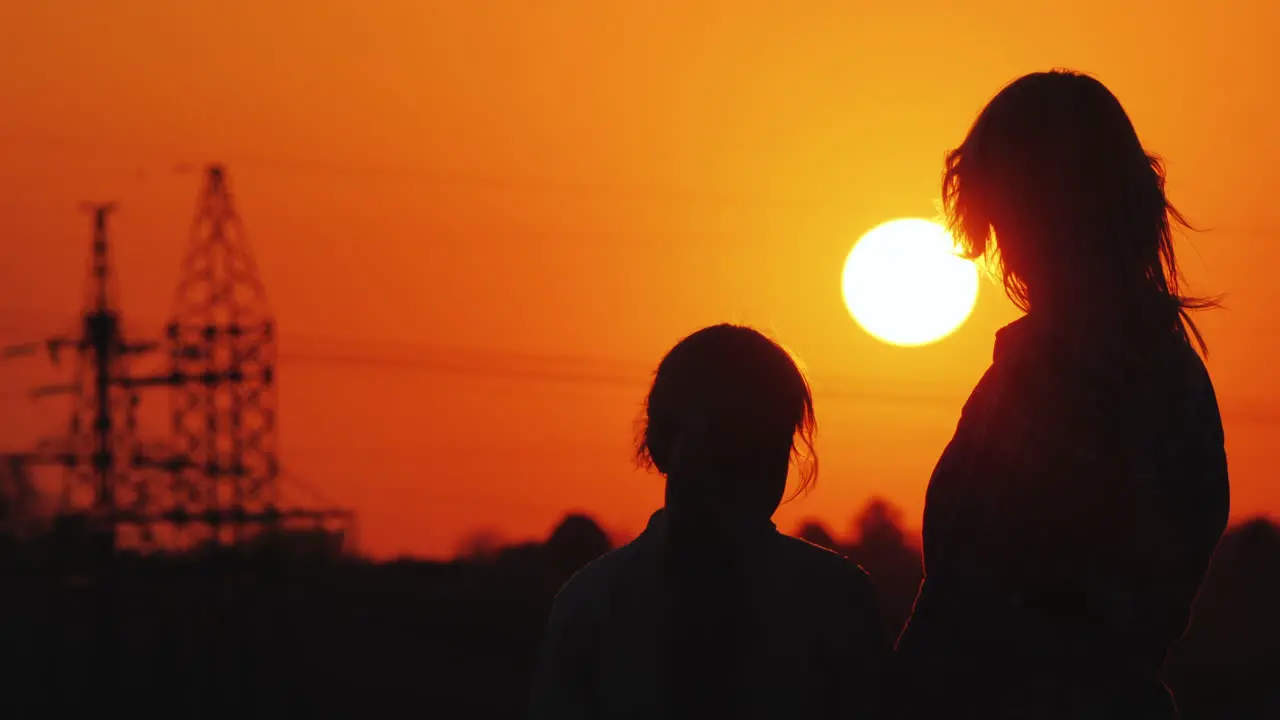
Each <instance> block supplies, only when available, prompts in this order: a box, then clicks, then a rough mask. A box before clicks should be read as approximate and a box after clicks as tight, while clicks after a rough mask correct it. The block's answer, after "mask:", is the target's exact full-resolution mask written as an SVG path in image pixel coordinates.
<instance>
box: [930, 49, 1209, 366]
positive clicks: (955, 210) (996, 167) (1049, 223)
mask: <svg viewBox="0 0 1280 720" xmlns="http://www.w3.org/2000/svg"><path fill="white" fill-rule="evenodd" d="M942 200H943V208H944V211H945V213H946V216H947V220H948V224H949V226H950V229H951V231H952V233H953V235H954V236H955V238H956V240H957V242H958V243H959V244H960V245H961V247H962V248H964V249H965V250H966V251H967V253H968V255H969V256H970V257H972V258H978V257H984V256H985V257H987V258H988V259H993V260H998V265H999V267H1000V270H1001V273H1002V275H1003V281H1004V287H1005V292H1006V293H1007V294H1008V296H1009V298H1010V299H1011V300H1012V301H1013V302H1014V304H1016V305H1017V306H1018V307H1019V308H1021V309H1022V310H1024V311H1030V310H1032V309H1033V308H1035V309H1036V310H1041V309H1045V310H1048V311H1050V312H1056V313H1059V314H1061V315H1063V316H1068V315H1069V314H1071V313H1076V314H1082V315H1086V316H1089V317H1091V318H1092V319H1095V320H1096V319H1099V318H1110V319H1111V320H1117V321H1119V323H1120V324H1122V325H1127V326H1128V328H1127V329H1128V330H1129V331H1132V330H1134V329H1138V328H1142V327H1147V328H1150V327H1159V328H1164V329H1168V330H1172V331H1173V332H1175V333H1177V334H1179V335H1181V337H1182V338H1183V339H1185V340H1187V341H1188V342H1191V341H1192V340H1194V342H1195V344H1196V345H1197V346H1198V347H1199V348H1200V350H1201V351H1202V352H1203V351H1205V349H1206V347H1205V343H1204V339H1203V337H1202V336H1201V335H1200V331H1199V330H1198V329H1197V328H1196V325H1195V323H1194V322H1193V321H1192V319H1191V316H1190V314H1189V311H1192V310H1199V309H1204V308H1209V307H1214V306H1216V305H1217V301H1216V300H1213V299H1205V298H1194V297H1189V296H1187V295H1184V294H1182V292H1181V289H1180V273H1179V270H1178V263H1177V259H1176V257H1175V255H1174V247H1173V227H1174V226H1182V227H1184V228H1189V227H1190V226H1189V224H1188V223H1187V221H1186V219H1185V218H1184V217H1183V216H1182V215H1181V214H1180V213H1179V212H1178V210H1177V209H1176V208H1174V206H1173V205H1172V203H1170V202H1169V199H1168V197H1166V195H1165V170H1164V165H1163V163H1162V162H1161V160H1160V158H1159V157H1157V156H1155V155H1153V154H1150V153H1148V152H1147V151H1146V150H1145V149H1144V148H1143V147H1142V144H1141V142H1139V140H1138V134H1137V132H1136V131H1135V130H1134V127H1133V124H1132V122H1131V121H1130V120H1129V116H1128V115H1127V114H1126V113H1125V111H1124V108H1123V107H1122V106H1121V104H1120V101H1119V100H1118V99H1117V98H1116V97H1115V95H1113V94H1112V93H1111V91H1110V90H1108V89H1107V88H1106V87H1105V86H1104V85H1103V84H1102V83H1100V82H1098V81H1097V80H1095V79H1094V78H1092V77H1089V76H1088V75H1084V74H1081V73H1077V72H1073V71H1067V70H1055V71H1051V72H1038V73H1032V74H1030V75H1026V76H1023V77H1021V78H1019V79H1018V80H1016V81H1014V82H1013V83H1011V84H1010V85H1008V86H1007V87H1005V88H1004V89H1003V90H1001V91H1000V93H999V94H997V95H996V96H995V98H993V99H992V100H991V102H990V103H988V104H987V106H986V108H984V109H983V110H982V112H981V114H979V115H978V119H977V120H976V121H975V122H974V123H973V126H972V128H970V130H969V133H968V135H967V136H966V137H965V139H964V142H963V143H962V144H961V145H960V147H958V148H956V149H955V150H952V151H951V152H950V153H949V154H948V155H947V159H946V172H945V174H944V177H943V182H942Z"/></svg>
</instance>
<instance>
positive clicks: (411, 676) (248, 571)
mask: <svg viewBox="0 0 1280 720" xmlns="http://www.w3.org/2000/svg"><path fill="white" fill-rule="evenodd" d="M798 534H800V535H801V536H803V537H805V538H806V539H807V540H809V541H810V542H814V543H816V544H820V545H824V546H827V547H831V548H834V549H837V550H839V551H841V552H843V553H845V554H847V555H849V556H850V557H851V558H853V559H854V560H856V561H857V562H858V563H859V564H861V565H862V566H863V567H864V568H866V569H867V570H868V572H870V573H871V575H872V578H873V580H874V581H875V583H876V586H877V589H878V591H879V593H880V600H881V603H882V607H883V614H884V621H885V623H886V626H888V627H889V628H890V629H891V631H892V632H894V633H896V632H897V630H898V628H899V627H901V625H902V623H903V621H904V620H905V618H906V617H907V615H908V613H909V612H910V609H911V602H912V599H913V598H914V595H915V591H916V587H917V585H918V583H919V581H920V577H921V571H920V558H919V554H918V552H917V550H916V549H915V547H914V542H912V541H911V540H910V539H909V538H907V537H905V536H904V534H903V532H902V530H901V529H900V523H899V520H898V517H897V514H896V512H895V511H894V509H893V508H892V507H891V506H890V505H888V504H886V503H883V502H878V501H874V502H872V503H869V504H868V505H867V507H866V508H864V509H863V511H862V512H861V513H860V514H859V515H858V517H857V518H855V520H854V522H853V527H852V529H851V531H850V532H849V534H848V536H847V537H835V536H833V535H832V533H831V532H830V531H828V530H827V529H826V528H824V527H822V526H821V525H819V524H816V523H807V524H805V525H804V526H803V527H802V528H801V529H800V531H799V533H798ZM314 540H315V539H314V538H310V539H309V538H305V537H294V538H289V539H288V541H287V542H282V541H278V542H272V543H262V544H260V545H258V546H255V547H253V548H252V549H250V550H248V551H242V552H238V553H234V554H229V553H226V552H212V551H210V552H203V553H195V554H189V555H185V556H181V557H163V556H154V555H153V556H147V557H137V556H128V555H123V556H118V557H117V558H116V561H115V562H114V563H111V564H109V565H110V568H111V569H110V573H104V571H103V570H102V569H101V568H102V564H101V563H99V564H90V565H84V566H82V567H66V562H65V561H61V560H57V558H58V557H59V555H58V553H59V552H62V551H60V550H57V549H56V548H55V546H53V545H51V544H50V543H49V542H48V541H47V538H35V539H31V540H28V541H25V542H21V543H19V542H16V541H13V540H4V541H2V542H3V545H2V546H0V554H2V560H0V561H2V562H3V570H4V577H5V579H6V581H5V588H4V593H3V596H2V597H3V600H2V601H0V602H2V603H3V611H4V622H3V624H2V625H0V627H2V628H3V629H2V630H0V648H2V652H3V653H4V655H5V658H4V661H3V667H4V668H5V670H4V672H3V674H0V678H3V680H2V682H3V688H4V703H5V707H6V708H9V709H12V711H11V712H10V711H6V716H8V717H14V718H25V717H46V716H54V715H58V716H61V715H62V714H63V713H65V712H69V711H74V710H80V711H84V710H89V711H91V712H93V713H95V714H105V713H112V714H115V713H120V714H127V715H129V716H132V717H138V716H144V717H152V716H160V715H164V716H166V717H214V716H219V717H231V716H234V717H277V718H278V717H292V716H294V715H297V716H302V715H303V714H304V713H306V714H309V715H311V716H320V717H366V716H367V717H377V716H379V715H382V714H395V715H403V714H406V713H411V714H413V715H415V716H420V717H468V718H514V717H518V715H519V711H520V708H521V705H522V702H523V701H524V698H525V694H526V688H527V685H528V679H529V675H530V671H531V668H532V665H533V662H534V660H535V656H536V652H537V646H538V641H539V638H540V635H541V632H542V627H543V623H544V622H545V619H546V616H547V612H548V610H549V608H550V605H551V601H552V598H553V597H554V595H555V592H556V590H557V589H558V588H559V587H560V585H561V584H562V583H563V582H564V581H565V580H566V579H567V578H568V577H569V576H570V575H571V574H572V573H573V572H575V571H576V570H577V569H578V568H579V567H581V566H582V565H584V564H585V563H587V562H589V561H590V560H591V559H593V558H594V557H596V556H598V555H600V554H601V553H603V552H605V551H606V550H607V549H609V547H610V545H611V543H610V540H609V538H608V536H607V535H606V534H605V533H604V532H603V531H601V529H600V528H599V527H598V526H597V525H596V523H595V522H593V521H592V520H591V519H590V518H587V517H584V516H581V515H571V516H569V517H567V518H566V519H565V520H564V521H563V522H562V523H561V524H560V525H559V526H558V527H557V528H556V529H555V531H554V532H553V533H552V534H551V536H550V537H549V538H547V540H546V541H545V542H542V543H530V544H523V545H516V546H509V547H483V548H478V550H483V552H477V553H475V554H473V555H471V556H469V557H466V558H462V559H459V560H457V561H454V562H449V563H431V562H411V561H397V562H387V563H373V562H368V561H364V560H361V559H358V558H353V557H346V556H343V555H341V554H340V553H339V552H337V551H336V550H335V548H334V546H333V545H332V544H329V543H325V542H314ZM58 562H62V563H63V565H62V569H55V568H58V567H59V565H58V564H57V563H58ZM1197 607H1198V609H1197V613H1196V616H1195V620H1194V621H1193V624H1192V627H1191V628H1190V630H1189V632H1188V633H1187V636H1186V637H1185V639H1184V640H1183V642H1182V643H1181V644H1180V645H1179V646H1178V648H1177V649H1176V650H1175V652H1174V653H1173V655H1172V657H1171V658H1170V660H1169V663H1168V666H1167V678H1168V681H1169V683H1170V685H1172V686H1173V687H1174V688H1175V691H1176V692H1177V694H1178V696H1179V700H1180V704H1181V706H1182V711H1183V715H1184V717H1185V718H1187V719H1188V720H1200V719H1206V720H1207V719H1209V718H1213V719H1215V720H1217V719H1220V718H1236V719H1239V720H1251V719H1252V718H1274V717H1280V684H1278V683H1277V682H1276V678H1277V672H1278V671H1280V621H1278V620H1277V616H1278V613H1280V527H1277V525H1275V524H1273V523H1271V522H1269V521H1266V520H1261V519H1259V520H1253V521H1250V522H1247V523H1243V524H1240V525H1237V526H1235V527H1234V528H1232V530H1231V531H1230V533H1229V534H1228V535H1227V537H1226V538H1225V539H1224V540H1223V542H1222V545H1221V546H1220V548H1219V551H1218V556H1217V558H1216V560H1215V562H1214V564H1213V567H1212V570H1211V572H1210V576H1209V579H1208V582H1207V585H1206V587H1205V589H1204V591H1203V593H1202V596H1201V598H1200V601H1199V604H1198V606H1197ZM782 620H783V621H785V618H783V619H782ZM229 713H234V715H229Z"/></svg>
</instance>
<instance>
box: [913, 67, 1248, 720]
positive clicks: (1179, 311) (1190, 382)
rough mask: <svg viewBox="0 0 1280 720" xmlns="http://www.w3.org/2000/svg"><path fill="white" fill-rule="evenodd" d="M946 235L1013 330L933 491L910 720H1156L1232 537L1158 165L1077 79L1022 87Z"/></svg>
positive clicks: (975, 133)
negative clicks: (981, 266) (987, 286)
mask: <svg viewBox="0 0 1280 720" xmlns="http://www.w3.org/2000/svg"><path fill="white" fill-rule="evenodd" d="M943 200H944V205H945V208H946V211H947V214H948V218H949V220H950V224H951V227H952V230H953V231H954V233H955V235H956V238H957V240H958V241H959V242H960V243H961V244H962V245H963V246H965V247H966V248H967V249H968V250H969V252H970V254H971V255H972V256H973V257H978V256H982V255H984V254H986V255H988V256H989V257H991V259H993V260H997V259H998V261H999V267H1000V269H1001V271H1002V274H1003V280H1004V286H1005V289H1006V291H1007V294H1008V295H1009V297H1010V298H1011V299H1012V300H1013V301H1014V302H1015V303H1016V304H1017V305H1018V306H1019V307H1020V308H1021V309H1022V310H1023V311H1024V312H1025V313H1026V315H1025V316H1024V317H1023V318H1021V319H1019V320H1017V321H1015V322H1014V323H1012V324H1011V325H1009V326H1008V327H1006V328H1004V329H1002V330H1001V331H1000V332H999V333H997V335H996V341H995V352H994V356H993V360H992V364H991V367H990V369H989V370H988V371H987V373H986V374H985V375H984V376H983V378H982V380H981V381H980V382H979V383H978V385H977V387H976V388H975V389H974V390H973V393H972V395H971V396H970V397H969V400H968V402H967V403H966V404H965V406H964V409H963V410H962V411H961V415H960V421H959V424H958V426H957V428H956V432H955V436H954V437H953V439H952V440H951V443H950V444H949V445H948V446H947V448H946V450H945V451H944V452H943V454H942V457H941V459H940V460H939V461H938V464H937V467H936V468H935V470H934V473H933V477H932V479H931V481H930V483H929V490H928V493H927V496H926V500H925V512H924V538H923V539H924V565H925V580H924V582H923V583H922V585H921V588H920V593H919V596H918V597H917V599H916V605H915V609H914V612H913V614H912V617H911V619H910V621H909V622H908V624H907V627H906V629H905V630H904V632H903V634H902V636H901V637H900V638H899V641H898V647H897V659H898V661H899V665H900V668H901V670H902V671H903V674H904V678H905V681H906V685H905V687H904V688H903V692H902V695H901V699H902V701H903V703H904V705H905V709H906V710H907V714H908V715H909V716H910V717H924V718H933V717H946V718H969V717H982V718H990V719H992V720H997V719H999V718H1098V719H1100V720H1105V719H1107V718H1144V719H1146V718H1152V719H1159V718H1173V717H1176V716H1177V711H1176V708H1175V706H1174V704H1173V701H1172V698H1171V697H1170V695H1169V693H1168V691H1167V689H1166V688H1165V687H1164V686H1163V685H1162V683H1161V681H1160V678H1159V674H1160V669H1161V666H1162V664H1163V662H1164V657H1165V654H1166V652H1167V651H1168V649H1169V647H1170V645H1171V644H1172V643H1173V642H1175V641H1176V640H1177V639H1178V638H1179V637H1180V636H1181V634H1182V632H1183V630H1184V629H1185V627H1186V625H1187V623H1188V621H1189V618H1190V613H1191V604H1192V601H1193V599H1194V598H1195V596H1196V593H1197V592H1198V588H1199V586H1200V583H1201V581H1202V580H1203V577H1204V573H1205V570H1206V569H1207V566H1208V563H1209V559H1210V556H1211V555H1212V554H1213V551H1214V548H1215V546H1216V545H1217V543H1218V540H1219V538H1220V537H1221V535H1222V533H1223V530H1224V529H1225V527H1226V523H1227V511H1228V505H1229V497H1228V495H1229V493H1228V482H1227V464H1226V454H1225V451H1224V445H1223V431H1222V420H1221V417H1220V415H1219V412H1218V403H1217V400H1216V398H1215V395H1214V390H1213V384H1212V383H1211V382H1210V379H1209V375H1208V372H1207V371H1206V369H1205V366H1204V363H1203V362H1202V361H1201V359H1200V357H1199V355H1198V354H1197V352H1196V349H1197V343H1198V345H1199V349H1200V350H1201V351H1203V350H1204V343H1203V341H1202V339H1201V337H1200V334H1199V332H1198V331H1197V330H1196V326H1195V324H1194V323H1193V322H1192V320H1191V318H1190V316H1189V311H1191V310H1195V309H1200V308H1206V307H1210V306H1212V305H1214V303H1213V302H1212V301H1206V300H1198V299H1194V298H1188V297H1186V296H1184V295H1182V294H1181V293H1180V292H1179V287H1178V284H1179V283H1178V281H1179V273H1178V267H1177V263H1176V260H1175V257H1174V251H1173V239H1172V231H1171V228H1172V226H1173V225H1174V224H1185V221H1184V220H1183V219H1182V217H1181V215H1179V214H1178V212H1177V211H1176V210H1175V209H1174V208H1173V206H1172V205H1170V204H1169V202H1168V200H1167V198H1166V197H1165V193H1164V171H1163V167H1162V165H1161V163H1160V161H1159V159H1158V158H1156V157H1154V156H1151V155H1149V154H1148V153H1147V152H1146V151H1145V150H1144V149H1143V147H1142V145H1141V143H1140V142H1139V141H1138V136H1137V133H1136V132H1135V131H1134V128H1133V125H1132V124H1131V123H1130V121H1129V118H1128V116H1127V115H1126V113H1125V111H1124V109H1123V108H1122V107H1121V105H1120V102H1119V101H1118V100H1117V99H1116V98H1115V96H1114V95H1112V94H1111V92H1110V91H1108V90H1107V89H1106V87H1104V86H1103V85H1102V84H1101V83H1099V82H1098V81H1097V80H1094V79H1093V78H1090V77H1088V76H1085V75H1082V74H1079V73H1074V72H1067V71H1055V72H1046V73H1035V74H1031V75H1027V76H1025V77H1023V78H1021V79H1019V80H1017V81H1015V82H1014V83H1012V84H1011V85H1009V86H1008V87H1006V88H1005V89H1004V90H1003V91H1001V92H1000V93H999V94H998V95H997V96H996V97H995V98H994V99H993V100H992V101H991V102H990V104H988V105H987V107H986V108H985V109H984V110H983V111H982V113H981V114H980V115H979V116H978V119H977V121H976V122H975V123H974V125H973V127H972V129H970V131H969V134H968V136H967V137H966V138H965V140H964V143H963V144H962V145H961V146H960V148H959V149H957V150H955V151H953V152H952V153H951V154H950V155H949V156H948V158H947V164H946V173H945V177H944V181H943Z"/></svg>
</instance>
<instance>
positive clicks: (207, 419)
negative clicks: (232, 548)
mask: <svg viewBox="0 0 1280 720" xmlns="http://www.w3.org/2000/svg"><path fill="white" fill-rule="evenodd" d="M167 334H168V343H169V357H170V361H171V363H172V377H173V378H174V381H173V386H172V390H171V392H172V395H171V409H172V433H173V442H174V444H175V450H176V451H177V452H178V453H179V454H180V455H182V456H183V457H184V458H185V461H186V464H185V467H184V468H182V469H181V470H179V472H181V473H183V474H184V475H185V476H186V478H185V481H184V482H183V483H182V484H183V485H184V486H190V487H193V488H198V489H199V493H200V503H201V504H202V505H203V513H202V515H203V518H204V520H205V522H207V523H208V524H209V526H210V530H211V531H212V535H213V539H215V540H217V541H219V542H232V543H236V542H241V541H243V540H245V539H247V538H248V536H249V535H250V534H251V530H252V529H257V530H262V529H271V528H274V527H276V526H277V525H278V524H279V523H281V522H283V521H288V520H291V519H305V520H311V521H315V522H316V523H317V524H320V523H323V522H324V521H326V520H344V521H349V520H350V513H347V512H345V511H338V510H302V509H282V508H280V506H279V503H280V487H279V475H280V463H279V460H278V456H277V441H276V382H275V381H276V375H275V369H276V324H275V318H274V317H273V316H272V314H271V309H270V306H269V305H268V303H267V294H266V291H265V289H264V288H263V285H262V282H261V280H260V279H259V277H258V270H257V267H256V264H255V263H254V261H253V255H252V254H251V253H250V251H249V246H248V241H247V239H246V237H245V233H244V228H243V226H242V224H241V222H240V218H239V216H238V215H237V214H236V211H235V207H234V205H233V202H232V195H231V189H230V187H229V185H228V181H227V175H226V172H225V171H224V169H223V168H222V166H220V165H212V166H210V167H208V168H207V170H206V173H205V186H204V191H203V193H202V194H201V197H200V201H199V206H198V209H197V212H196V220H195V223H194V226H193V227H192V233H191V244H190V246H189V248H188V251H187V255H186V257H185V259H184V260H183V264H182V273H181V277H180V278H179V280H178V289H177V293H176V298H175V303H174V310H173V317H172V320H171V322H170V323H169V327H168V333H167Z"/></svg>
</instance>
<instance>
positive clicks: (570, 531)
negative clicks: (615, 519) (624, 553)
mask: <svg viewBox="0 0 1280 720" xmlns="http://www.w3.org/2000/svg"><path fill="white" fill-rule="evenodd" d="M545 549H546V553H547V557H548V560H549V561H550V563H551V568H552V571H553V572H554V573H555V574H556V576H557V577H564V578H565V579H568V577H569V576H570V575H572V574H573V573H575V572H577V571H578V570H579V569H580V568H581V567H582V566H583V565H586V564H587V563H589V562H591V561H592V560H595V559H596V558H598V557H600V556H601V555H603V554H605V553H607V552H609V551H610V550H611V549H613V542H612V541H611V540H610V539H609V535H608V534H607V533H605V531H604V530H602V529H601V528H600V525H599V524H598V523H596V521H595V520H593V519H591V518H590V517H588V516H587V515H582V514H578V513H575V514H572V515H567V516H565V519H564V520H562V521H560V524H559V525H557V526H556V529H555V530H553V531H552V532H551V536H550V537H549V538H547V542H546V545H545Z"/></svg>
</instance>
